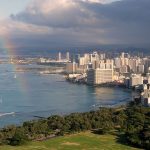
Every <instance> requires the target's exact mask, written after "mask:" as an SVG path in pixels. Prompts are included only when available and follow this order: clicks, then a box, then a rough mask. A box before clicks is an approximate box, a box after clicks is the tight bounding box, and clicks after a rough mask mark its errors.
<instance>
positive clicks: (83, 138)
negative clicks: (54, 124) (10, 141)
mask: <svg viewBox="0 0 150 150" xmlns="http://www.w3.org/2000/svg"><path fill="white" fill-rule="evenodd" d="M0 150H137V149H136V148H133V147H130V146H127V145H123V144H120V143H118V142H117V137H116V136H114V135H96V134H93V133H90V132H85V133H78V134H73V135H67V136H64V137H57V138H53V139H50V140H47V141H43V142H30V143H28V144H27V145H25V146H18V147H11V146H0Z"/></svg>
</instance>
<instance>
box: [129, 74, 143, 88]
mask: <svg viewBox="0 0 150 150" xmlns="http://www.w3.org/2000/svg"><path fill="white" fill-rule="evenodd" d="M142 84H143V76H141V75H140V74H139V75H138V74H132V75H131V78H130V86H131V87H134V86H137V85H142Z"/></svg>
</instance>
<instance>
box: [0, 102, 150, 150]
mask: <svg viewBox="0 0 150 150" xmlns="http://www.w3.org/2000/svg"><path fill="white" fill-rule="evenodd" d="M94 129H96V131H97V133H99V134H104V133H106V132H108V131H110V130H114V129H115V130H118V131H119V132H120V133H123V135H124V137H125V141H126V142H128V143H130V144H132V145H134V146H138V147H142V148H146V149H150V108H145V107H143V106H140V105H137V104H133V103H131V104H130V105H129V106H127V107H126V108H100V109H99V110H97V111H91V112H86V113H73V114H70V115H67V116H57V115H55V116H51V117H49V118H47V119H41V120H38V121H29V122H25V123H23V125H22V126H20V127H16V126H9V127H6V128H4V129H2V130H1V131H0V144H8V145H21V144H24V143H25V142H27V141H28V140H44V139H48V138H51V137H54V136H58V135H64V134H70V133H75V132H80V131H86V130H94Z"/></svg>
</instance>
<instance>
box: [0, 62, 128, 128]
mask: <svg viewBox="0 0 150 150" xmlns="http://www.w3.org/2000/svg"><path fill="white" fill-rule="evenodd" d="M25 67H29V66H25ZM30 67H31V66H30ZM34 67H35V65H34ZM38 67H39V66H38ZM13 68H14V67H13V66H12V65H10V64H1V65H0V127H3V126H6V125H10V124H20V123H22V122H23V121H27V120H31V119H37V118H36V117H35V116H40V117H48V116H50V115H52V114H69V113H71V112H85V111H89V110H93V109H96V108H98V107H99V106H114V105H120V104H122V103H125V102H126V101H129V100H130V99H131V92H129V91H127V90H125V89H119V88H93V87H89V86H86V85H76V84H71V83H68V82H66V81H65V79H64V78H63V76H62V75H41V74H39V73H38V72H36V71H30V72H20V73H19V72H18V73H16V72H14V69H13Z"/></svg>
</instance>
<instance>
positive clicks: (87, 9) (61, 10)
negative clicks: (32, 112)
mask: <svg viewBox="0 0 150 150" xmlns="http://www.w3.org/2000/svg"><path fill="white" fill-rule="evenodd" d="M149 16H150V0H11V1H10V0H0V47H4V48H10V49H11V48H12V47H13V48H16V49H23V48H26V49H28V48H30V49H31V50H32V48H33V49H47V48H48V49H54V48H58V47H59V48H60V47H62V48H64V47H75V46H77V47H80V46H81V47H82V46H90V45H111V44H112V45H113V44H114V45H117V44H118V45H121V44H122V45H129V46H133V47H134V46H136V47H143V48H145V47H146V48H147V47H150V40H149V39H150V30H149V27H150V17H149Z"/></svg>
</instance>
